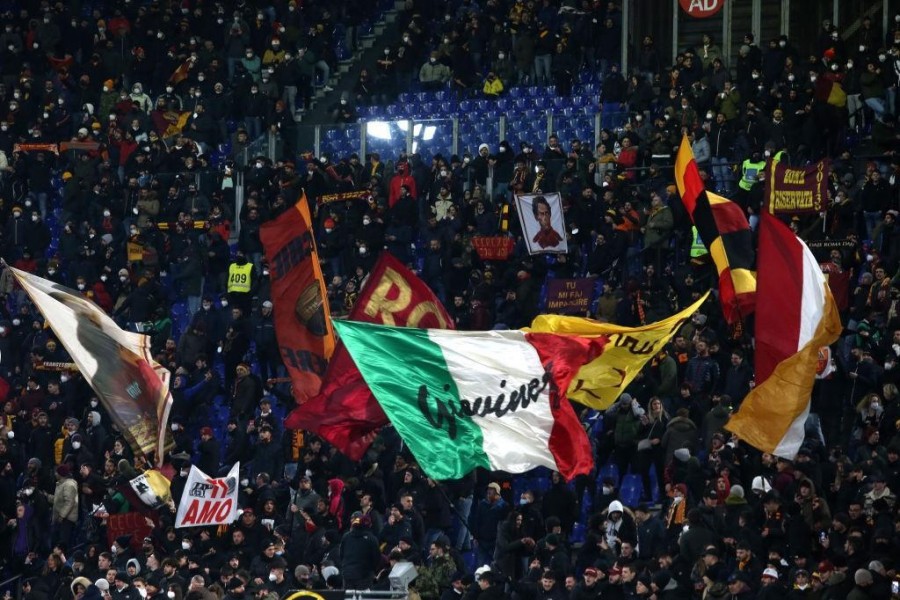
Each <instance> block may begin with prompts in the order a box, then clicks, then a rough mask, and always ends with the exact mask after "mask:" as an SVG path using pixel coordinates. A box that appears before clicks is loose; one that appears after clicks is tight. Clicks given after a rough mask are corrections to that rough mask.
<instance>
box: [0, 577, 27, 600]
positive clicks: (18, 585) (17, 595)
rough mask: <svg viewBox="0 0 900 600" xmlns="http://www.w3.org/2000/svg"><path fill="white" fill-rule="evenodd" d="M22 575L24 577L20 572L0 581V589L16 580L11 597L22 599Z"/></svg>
mask: <svg viewBox="0 0 900 600" xmlns="http://www.w3.org/2000/svg"><path fill="white" fill-rule="evenodd" d="M23 577H24V575H23V574H22V573H19V574H18V575H14V576H12V577H10V578H9V579H7V580H6V581H0V590H2V589H4V588H6V587H7V586H8V585H10V584H11V583H13V582H14V581H17V580H18V583H16V586H15V592H14V593H13V597H14V598H15V599H16V600H22V578H23Z"/></svg>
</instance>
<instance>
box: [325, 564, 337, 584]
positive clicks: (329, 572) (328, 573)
mask: <svg viewBox="0 0 900 600" xmlns="http://www.w3.org/2000/svg"><path fill="white" fill-rule="evenodd" d="M340 574H341V572H340V571H339V570H338V568H337V567H335V566H334V565H331V566H328V567H325V568H323V569H322V579H324V580H325V581H328V578H329V577H331V576H332V575H340Z"/></svg>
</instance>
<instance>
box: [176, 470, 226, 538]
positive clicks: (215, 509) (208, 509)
mask: <svg viewBox="0 0 900 600" xmlns="http://www.w3.org/2000/svg"><path fill="white" fill-rule="evenodd" d="M240 470H241V463H235V464H234V466H233V467H231V470H230V471H228V475H226V476H225V477H210V476H209V475H207V474H206V473H204V472H203V471H201V470H200V469H198V468H197V467H195V466H194V465H191V472H190V473H189V474H188V479H187V483H186V484H185V486H184V493H183V494H182V495H181V503H180V504H179V505H178V515H177V516H176V517H175V527H205V526H207V525H230V524H231V523H233V522H234V521H235V520H237V518H238V477H239V473H240Z"/></svg>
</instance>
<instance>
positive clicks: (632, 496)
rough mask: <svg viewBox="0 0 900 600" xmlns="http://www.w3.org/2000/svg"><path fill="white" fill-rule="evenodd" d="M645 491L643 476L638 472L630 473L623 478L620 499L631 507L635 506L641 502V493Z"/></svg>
mask: <svg viewBox="0 0 900 600" xmlns="http://www.w3.org/2000/svg"><path fill="white" fill-rule="evenodd" d="M643 493H644V484H643V483H642V482H641V476H640V475H637V474H636V473H629V474H628V475H626V476H625V477H624V479H622V486H621V487H620V488H619V499H620V500H621V501H622V504H624V505H625V506H627V507H629V508H634V507H635V506H637V505H638V504H640V502H641V494H643Z"/></svg>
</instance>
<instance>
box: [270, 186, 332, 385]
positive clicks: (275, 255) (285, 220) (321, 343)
mask: <svg viewBox="0 0 900 600" xmlns="http://www.w3.org/2000/svg"><path fill="white" fill-rule="evenodd" d="M259 237H260V240H261V241H262V243H263V246H264V247H265V250H266V260H268V263H269V273H270V278H271V282H272V304H273V305H274V312H275V328H276V335H277V338H278V346H279V349H280V351H281V358H282V360H283V361H284V365H285V367H287V370H288V373H289V374H290V376H291V382H292V383H293V386H294V397H295V398H296V399H297V401H298V402H304V401H306V400H307V399H308V398H311V397H313V396H315V395H316V394H318V393H319V388H320V387H321V386H322V376H323V375H324V374H325V367H326V366H327V365H328V359H330V358H331V355H332V353H333V352H334V330H333V329H332V327H331V311H330V310H329V308H328V296H327V294H326V291H325V280H324V279H323V277H322V268H321V266H319V255H318V252H317V251H316V242H315V239H314V238H313V233H312V219H311V218H310V214H309V203H308V202H307V201H306V194H305V193H304V194H301V196H300V200H298V201H297V204H295V205H294V207H293V208H292V209H289V210H287V211H285V212H284V213H282V215H281V216H279V217H278V218H277V219H275V220H274V221H270V222H268V223H266V224H264V225H263V226H262V227H261V228H260V230H259Z"/></svg>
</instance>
